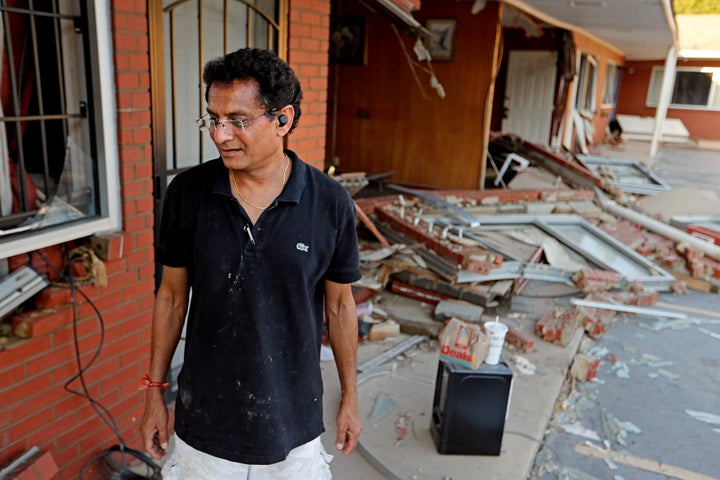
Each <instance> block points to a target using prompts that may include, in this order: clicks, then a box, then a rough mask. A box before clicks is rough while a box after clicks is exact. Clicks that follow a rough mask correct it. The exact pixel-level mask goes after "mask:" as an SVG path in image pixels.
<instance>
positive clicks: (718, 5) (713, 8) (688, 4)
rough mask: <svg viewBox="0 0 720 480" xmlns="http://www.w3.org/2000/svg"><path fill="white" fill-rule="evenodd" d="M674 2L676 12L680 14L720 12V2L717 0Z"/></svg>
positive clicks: (675, 0) (681, 0)
mask: <svg viewBox="0 0 720 480" xmlns="http://www.w3.org/2000/svg"><path fill="white" fill-rule="evenodd" d="M673 3H674V8H675V13H676V14H678V15H682V14H690V15H697V14H703V13H717V14H720V2H718V1H717V0H674V1H673Z"/></svg>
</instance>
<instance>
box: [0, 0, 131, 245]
mask: <svg viewBox="0 0 720 480" xmlns="http://www.w3.org/2000/svg"><path fill="white" fill-rule="evenodd" d="M87 4H88V15H89V22H88V24H89V26H90V29H91V31H89V32H88V35H89V38H90V39H91V42H90V45H91V48H90V50H91V56H92V57H93V60H94V62H95V64H96V65H97V68H93V71H92V76H93V78H92V80H93V86H94V89H95V90H94V92H93V93H94V99H93V102H92V104H93V105H94V111H93V114H94V115H95V118H96V121H97V125H98V129H97V131H96V135H97V137H96V138H97V142H96V143H97V158H96V159H95V161H96V166H97V169H98V172H97V174H98V178H99V182H98V191H97V195H98V197H99V201H100V202H99V203H100V212H99V215H98V216H96V217H92V218H90V219H87V220H78V221H75V222H73V223H71V224H60V225H57V226H54V227H51V228H47V229H43V230H37V231H35V230H32V228H30V229H28V230H27V231H25V232H22V233H16V234H12V235H8V238H7V239H3V238H2V236H0V258H6V257H10V256H12V255H17V254H20V253H25V252H29V251H33V250H38V249H40V248H44V247H47V246H50V245H56V244H59V243H63V242H67V241H70V240H76V239H78V238H83V237H87V236H90V235H92V234H94V233H99V232H105V231H116V230H119V229H120V228H121V202H120V176H119V161H118V143H117V124H116V119H115V115H116V112H117V110H116V106H115V81H114V69H113V58H114V57H113V48H112V22H111V20H110V15H111V12H110V5H109V3H107V2H93V1H88V2H87ZM1 233H3V232H0V234H1Z"/></svg>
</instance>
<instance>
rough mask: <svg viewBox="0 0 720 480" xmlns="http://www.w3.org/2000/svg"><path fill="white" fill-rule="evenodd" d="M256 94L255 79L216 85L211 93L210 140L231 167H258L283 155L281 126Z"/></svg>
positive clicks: (212, 87) (209, 98) (209, 93)
mask: <svg viewBox="0 0 720 480" xmlns="http://www.w3.org/2000/svg"><path fill="white" fill-rule="evenodd" d="M257 93H258V87H257V82H255V81H254V80H234V81H233V82H232V83H229V84H228V83H220V82H215V83H213V84H211V85H210V89H209V90H208V107H207V111H208V117H209V118H210V119H211V120H213V121H214V126H213V127H211V128H210V137H211V138H212V140H213V142H214V143H215V146H216V147H217V149H218V152H219V153H220V156H221V157H222V159H223V162H224V163H225V166H227V167H228V168H231V169H238V170H242V169H247V168H253V167H259V166H262V165H263V164H265V163H266V161H267V160H269V159H271V158H272V157H273V156H276V155H278V154H279V152H282V136H280V135H278V123H277V122H276V121H274V119H273V118H272V117H268V116H267V115H265V113H266V110H265V107H264V106H263V105H261V104H260V103H259V102H258V100H257Z"/></svg>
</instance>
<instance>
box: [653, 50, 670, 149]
mask: <svg viewBox="0 0 720 480" xmlns="http://www.w3.org/2000/svg"><path fill="white" fill-rule="evenodd" d="M676 63H677V50H675V45H673V46H671V47H670V50H668V54H667V57H666V58H665V71H664V72H663V81H662V87H661V89H660V98H659V99H658V105H657V110H656V111H655V128H654V129H653V134H652V140H651V141H650V158H655V157H656V156H657V152H658V144H659V143H660V137H661V136H662V126H663V124H664V123H665V119H666V118H667V110H668V106H669V105H670V98H671V97H672V91H673V85H674V84H675V70H676Z"/></svg>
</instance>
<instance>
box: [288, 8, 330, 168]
mask: <svg viewBox="0 0 720 480" xmlns="http://www.w3.org/2000/svg"><path fill="white" fill-rule="evenodd" d="M289 7H290V22H289V29H288V33H289V35H288V37H289V39H290V40H289V46H288V63H289V64H290V66H291V67H292V68H293V70H295V73H296V74H297V76H298V78H299V80H300V83H301V84H302V87H303V101H302V104H301V105H302V117H301V119H300V124H299V125H298V128H297V130H296V131H294V132H293V133H292V134H291V135H290V138H289V139H288V148H290V149H292V150H294V151H295V152H296V153H297V154H298V155H300V158H302V159H303V160H305V162H307V163H309V164H310V165H312V166H314V167H317V168H320V169H322V168H323V166H324V161H325V128H326V124H327V90H328V83H327V78H328V48H329V46H330V2H329V1H319V0H291V1H290V5H289Z"/></svg>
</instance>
